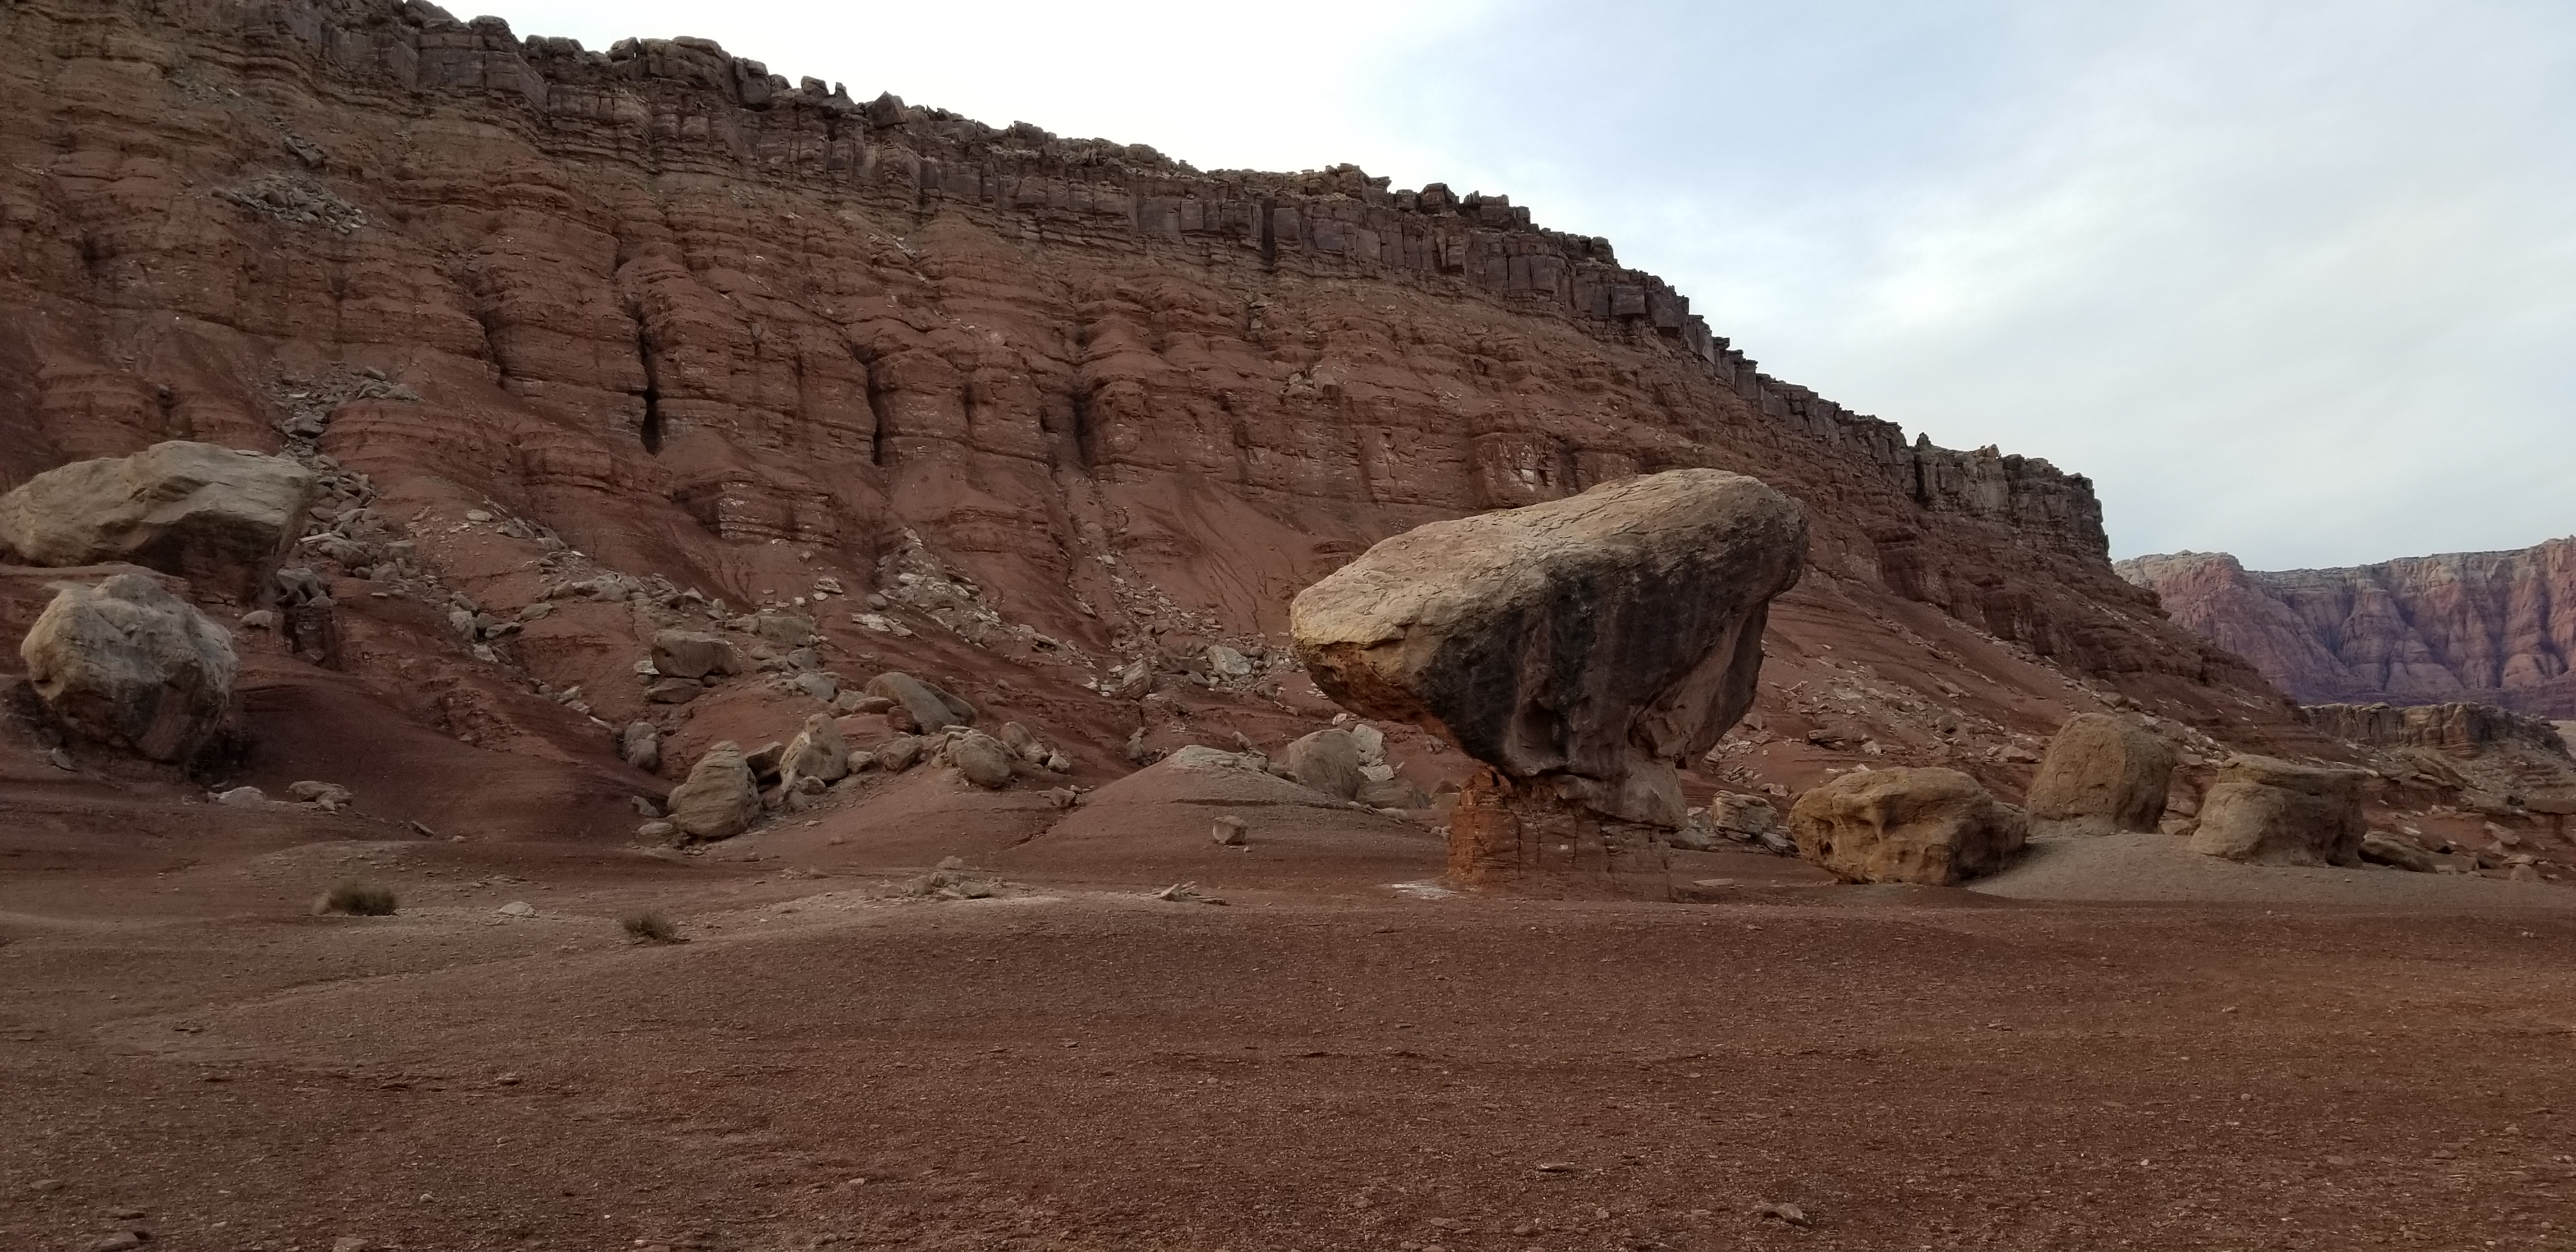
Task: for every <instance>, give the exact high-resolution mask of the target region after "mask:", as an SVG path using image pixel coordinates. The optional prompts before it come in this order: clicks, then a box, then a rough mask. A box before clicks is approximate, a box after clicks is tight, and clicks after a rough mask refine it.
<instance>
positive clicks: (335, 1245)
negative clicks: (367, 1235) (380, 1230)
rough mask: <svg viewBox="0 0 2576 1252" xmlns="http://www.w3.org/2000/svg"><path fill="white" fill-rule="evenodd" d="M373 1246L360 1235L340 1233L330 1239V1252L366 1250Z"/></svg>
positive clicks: (363, 1251)
mask: <svg viewBox="0 0 2576 1252" xmlns="http://www.w3.org/2000/svg"><path fill="white" fill-rule="evenodd" d="M374 1246H375V1245H374V1244H371V1243H369V1242H367V1241H366V1240H365V1239H364V1238H361V1237H360V1236H357V1235H342V1236H340V1237H339V1238H337V1239H334V1240H332V1241H331V1252H367V1249H369V1248H372V1247H374Z"/></svg>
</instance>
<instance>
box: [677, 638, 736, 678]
mask: <svg viewBox="0 0 2576 1252" xmlns="http://www.w3.org/2000/svg"><path fill="white" fill-rule="evenodd" d="M653 668H654V669H655V670H657V671H659V672H660V673H661V674H662V675H663V676H664V677H666V678H706V677H708V676H710V675H714V676H722V675H727V674H739V673H742V672H744V671H746V670H749V669H750V668H751V663H750V662H748V661H746V660H744V659H743V656H742V649H740V648H737V647H735V646H733V641H732V640H730V639H727V638H725V637H724V636H722V635H708V634H701V633H699V632H697V631H693V630H663V631H656V632H654V635H653Z"/></svg>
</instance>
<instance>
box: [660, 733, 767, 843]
mask: <svg viewBox="0 0 2576 1252" xmlns="http://www.w3.org/2000/svg"><path fill="white" fill-rule="evenodd" d="M666 807H667V808H668V809H669V810H670V822H671V824H672V825H674V826H677V827H679V828H680V833H681V834H684V835H687V836H688V837H690V838H692V839H730V838H732V837H734V836H735V835H739V834H741V833H742V832H744V831H746V830H749V829H751V824H752V823H753V822H754V821H756V820H758V819H759V817H760V790H759V788H758V786H757V785H755V784H754V783H753V781H752V775H751V767H750V766H749V765H746V764H744V763H743V755H742V746H741V745H740V744H737V743H735V742H733V741H732V740H730V739H728V740H724V741H722V742H720V743H717V744H716V745H715V746H713V747H711V748H708V749H707V751H706V754H705V755H703V756H701V757H699V758H698V763H697V764H695V765H692V766H690V767H689V776H688V778H687V779H685V780H683V781H682V782H681V783H680V785H679V786H677V787H673V788H672V789H671V799H670V803H669V804H668V805H667V806H666Z"/></svg>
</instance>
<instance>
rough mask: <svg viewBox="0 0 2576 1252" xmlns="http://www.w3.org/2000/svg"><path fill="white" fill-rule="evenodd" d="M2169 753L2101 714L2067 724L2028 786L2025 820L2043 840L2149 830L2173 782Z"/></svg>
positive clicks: (2141, 729) (2162, 809) (2128, 726)
mask: <svg viewBox="0 0 2576 1252" xmlns="http://www.w3.org/2000/svg"><path fill="white" fill-rule="evenodd" d="M2173 768H2174V750H2173V748H2172V746H2171V745H2169V744H2167V743H2166V742H2165V741H2164V740H2162V739H2159V738H2157V737H2156V736H2155V735H2153V734H2151V733H2149V732H2148V731H2147V730H2146V729H2145V728H2144V727H2141V726H2138V725H2136V724H2134V723H2132V722H2129V721H2126V720H2124V719H2121V718H2118V717H2113V716H2111V715H2110V714H2107V713H2079V714H2077V715H2075V716H2074V717H2071V718H2069V719H2067V722H2066V725H2064V726H2063V727H2060V728H2059V729H2058V732H2057V737H2056V738H2054V739H2052V740H2050V741H2049V744H2048V752H2047V754H2046V755H2044V756H2042V757H2041V758H2040V761H2039V775H2038V777H2036V778H2034V779H2033V780H2032V781H2031V784H2030V793H2029V795H2028V797H2027V807H2028V809H2029V812H2030V820H2031V821H2032V822H2033V823H2035V824H2037V825H2036V829H2037V830H2038V832H2039V833H2042V834H2090V835H2107V834H2111V833H2113V832H2116V831H2123V830H2154V829H2155V828H2156V823H2157V822H2159V821H2160V820H2162V819H2163V817H2164V812H2165V792H2166V789H2167V787H2168V786H2169V785H2170V784H2171V782H2172V780H2173Z"/></svg>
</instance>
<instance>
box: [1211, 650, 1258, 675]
mask: <svg viewBox="0 0 2576 1252" xmlns="http://www.w3.org/2000/svg"><path fill="white" fill-rule="evenodd" d="M1207 665H1208V670H1209V672H1210V673H1213V674H1215V675H1216V676H1217V677H1218V678H1249V677H1251V676H1252V659H1251V658H1250V657H1247V656H1245V655H1243V654H1242V653H1241V652H1237V651H1235V650H1234V649H1232V648H1229V647H1227V646H1225V645H1224V644H1221V643H1212V644H1209V645H1208V650H1207Z"/></svg>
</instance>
